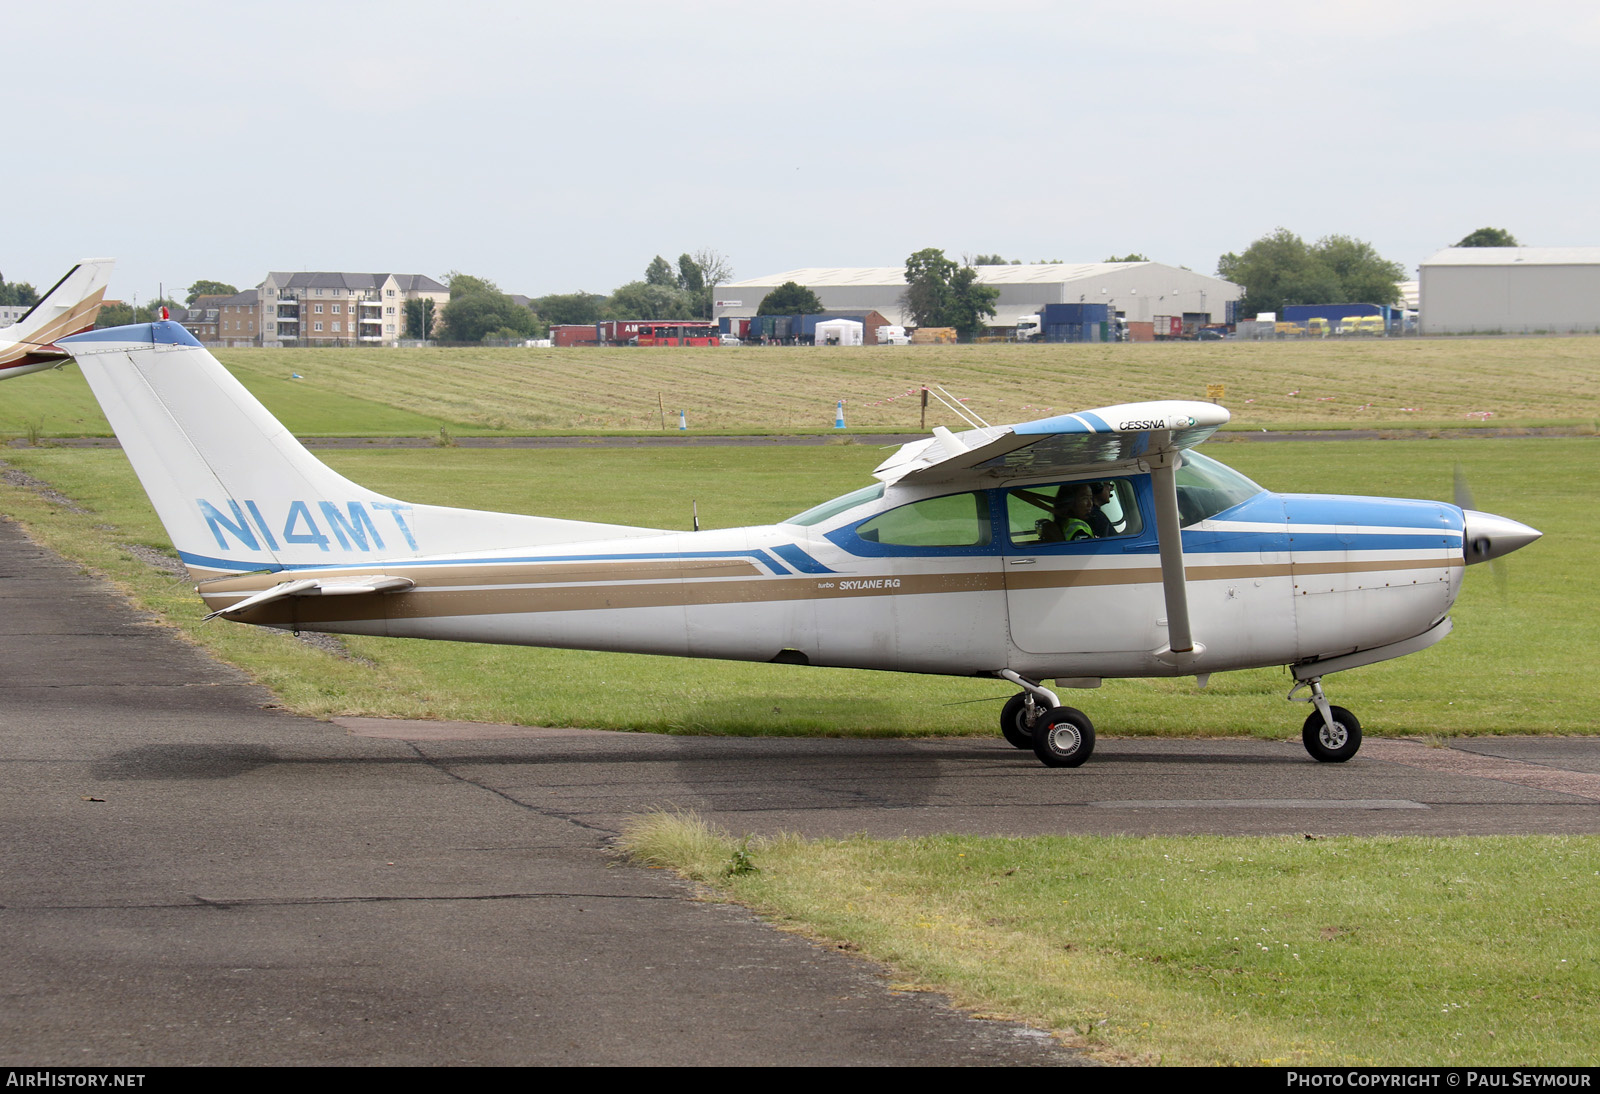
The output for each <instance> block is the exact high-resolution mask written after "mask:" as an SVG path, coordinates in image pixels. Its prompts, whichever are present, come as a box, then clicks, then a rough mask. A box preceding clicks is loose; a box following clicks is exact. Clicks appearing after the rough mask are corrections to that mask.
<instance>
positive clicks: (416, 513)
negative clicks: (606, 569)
mask: <svg viewBox="0 0 1600 1094" xmlns="http://www.w3.org/2000/svg"><path fill="white" fill-rule="evenodd" d="M61 344H62V348H63V349H66V350H68V351H69V352H70V353H71V354H72V356H73V357H74V358H76V359H77V362H78V365H79V367H80V368H82V369H83V374H84V376H85V378H87V379H88V381H89V386H90V388H91V389H92V390H93V391H94V394H95V398H96V399H98V400H99V402H100V406H101V409H102V410H103V411H104V412H105V415H106V418H107V419H108V420H109V421H110V422H111V427H112V429H113V430H114V431H115V432H116V434H117V439H118V440H119V441H121V443H122V447H123V450H124V451H125V452H126V453H127V456H128V460H129V462H131V463H132V464H133V469H134V472H135V473H136V474H137V475H138V476H139V481H140V483H141V484H142V485H143V486H144V488H145V492H146V493H148V494H149V495H150V500H151V503H152V504H153V505H154V506H155V509H156V513H157V515H158V516H159V517H160V518H161V522H162V524H163V525H164V526H165V527H166V529H167V534H168V535H170V536H171V537H172V542H173V546H174V547H176V548H177V550H178V553H179V555H180V557H182V558H183V560H184V562H185V563H186V564H187V565H188V566H189V569H190V572H191V574H193V575H194V576H195V577H196V578H197V579H205V578H210V577H216V576H220V575H222V574H227V573H241V572H248V571H253V570H287V569H305V568H324V567H347V566H362V567H370V566H373V565H376V564H378V563H380V562H382V561H384V560H393V559H405V558H420V557H427V556H438V555H457V554H461V553H463V552H488V551H504V550H514V549H516V548H532V547H541V546H545V545H548V544H553V543H571V542H580V541H583V540H595V539H617V538H623V537H630V536H643V535H660V534H663V533H662V531H661V530H658V529H647V528H632V527H624V526H619V525H610V524H591V523H588V522H584V521H568V520H557V519H553V518H549V517H535V516H522V515H518V514H508V513H487V512H481V511H477V510H469V509H451V508H445V507H442V506H431V505H411V504H408V503H406V502H401V501H396V500H395V499H393V498H389V497H385V496H384V495H382V494H378V493H375V492H373V491H371V490H368V489H366V488H365V487H363V486H360V485H358V484H356V483H354V482H351V481H350V480H349V479H347V478H345V477H344V476H343V475H340V474H339V473H338V472H336V471H334V470H333V469H332V468H330V467H328V466H327V465H326V464H324V463H323V462H322V461H321V460H319V459H317V457H316V456H314V455H312V454H311V453H310V452H309V451H307V450H306V448H305V446H303V445H302V444H301V443H300V442H299V441H298V440H296V439H295V437H294V436H293V435H292V434H291V433H290V432H289V430H288V429H287V428H285V427H284V425H283V424H282V423H281V422H279V421H278V420H277V419H276V418H274V417H273V416H272V414H271V412H269V411H268V410H267V409H266V407H264V406H262V405H261V403H259V402H258V401H257V400H256V398H255V396H253V395H251V394H250V392H249V391H247V390H246V389H245V387H244V385H243V384H241V383H239V381H238V380H236V379H235V378H234V377H233V374H232V373H230V372H228V370H227V369H225V368H223V367H222V365H221V363H219V362H218V361H217V359H216V358H215V357H213V356H212V355H211V354H210V353H209V352H207V351H206V349H205V347H204V346H202V345H201V344H200V343H199V342H198V341H196V340H195V338H194V336H193V335H191V334H190V333H189V332H188V331H187V330H185V329H184V328H183V327H182V326H181V325H180V324H178V323H174V322H170V321H163V322H159V323H144V324H136V325H134V326H127V327H113V328H109V329H106V330H97V331H91V332H88V333H85V334H79V335H75V336H73V337H71V338H65V339H62V340H61Z"/></svg>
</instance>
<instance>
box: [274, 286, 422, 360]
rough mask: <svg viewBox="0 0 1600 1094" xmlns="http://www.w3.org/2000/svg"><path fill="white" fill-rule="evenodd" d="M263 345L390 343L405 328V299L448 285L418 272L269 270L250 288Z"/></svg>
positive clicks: (393, 343)
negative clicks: (255, 294) (255, 300)
mask: <svg viewBox="0 0 1600 1094" xmlns="http://www.w3.org/2000/svg"><path fill="white" fill-rule="evenodd" d="M255 292H256V293H257V294H258V304H257V309H258V326H259V336H260V341H259V342H257V343H255V344H257V345H263V346H393V345H396V344H398V343H399V341H400V339H401V337H403V336H404V334H405V303H406V301H407V300H417V299H431V300H432V301H433V302H434V307H435V309H437V310H436V312H435V314H437V311H442V310H443V308H444V306H445V304H447V303H449V302H450V290H449V289H448V288H446V287H445V286H443V285H441V284H440V283H439V282H437V281H435V280H434V279H433V278H431V277H427V276H425V275H423V274H390V273H375V274H374V273H330V272H309V271H307V272H301V273H269V274H268V275H267V277H266V280H265V281H263V282H261V284H259V285H257V286H256V288H255Z"/></svg>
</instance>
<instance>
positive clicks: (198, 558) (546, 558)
mask: <svg viewBox="0 0 1600 1094" xmlns="http://www.w3.org/2000/svg"><path fill="white" fill-rule="evenodd" d="M178 557H179V558H180V559H182V560H183V561H184V562H185V563H189V564H192V565H195V566H204V567H207V568H208V569H213V570H233V571H236V572H237V573H241V574H247V573H262V572H263V571H271V572H274V573H277V572H285V573H287V572H290V571H293V570H362V571H370V570H372V569H374V568H375V567H380V566H381V567H382V568H383V569H386V570H390V569H398V568H400V567H402V566H504V565H507V564H511V563H520V562H529V563H539V562H647V561H659V560H661V559H669V560H674V561H678V562H694V561H696V560H698V559H705V558H748V559H750V560H751V561H753V562H757V563H760V564H761V565H763V566H765V567H766V568H767V569H768V570H770V571H772V572H773V573H774V574H778V575H780V576H782V575H788V574H790V573H792V572H793V571H791V570H790V569H789V568H788V567H787V566H785V565H784V564H783V563H781V562H779V561H778V560H777V559H775V558H773V557H772V555H770V554H768V553H767V552H766V551H763V550H761V549H759V548H757V549H755V550H750V551H696V552H694V553H692V554H691V553H687V552H677V551H656V552H648V553H640V554H631V555H624V554H612V555H523V556H518V557H515V558H511V557H503V558H392V557H391V558H372V559H359V560H355V561H349V560H346V561H332V560H330V561H328V562H292V563H288V564H281V563H276V562H273V563H267V564H262V563H260V562H241V561H238V560H235V559H227V558H215V557H212V556H209V555H198V554H195V553H193V552H192V551H179V552H178ZM818 565H820V563H819V564H818ZM828 572H831V571H828Z"/></svg>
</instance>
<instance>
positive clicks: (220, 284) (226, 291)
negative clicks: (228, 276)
mask: <svg viewBox="0 0 1600 1094" xmlns="http://www.w3.org/2000/svg"><path fill="white" fill-rule="evenodd" d="M238 291H239V290H238V289H236V288H234V287H233V286H232V285H230V284H228V283H227V282H226V281H196V282H195V283H194V284H193V285H190V286H189V295H188V296H186V297H184V298H183V302H184V303H185V304H193V303H194V302H195V301H196V300H198V299H199V298H200V297H202V296H234V295H236V294H237V293H238Z"/></svg>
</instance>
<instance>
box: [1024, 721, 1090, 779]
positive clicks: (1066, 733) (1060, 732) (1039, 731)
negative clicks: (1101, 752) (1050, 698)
mask: <svg viewBox="0 0 1600 1094" xmlns="http://www.w3.org/2000/svg"><path fill="white" fill-rule="evenodd" d="M1033 754H1034V755H1035V756H1037V757H1039V762H1040V763H1042V764H1044V765H1045V766H1046V767H1078V766H1079V765H1081V764H1082V763H1083V762H1084V761H1086V760H1087V759H1088V758H1089V757H1090V756H1091V755H1093V754H1094V723H1093V722H1091V721H1089V716H1088V715H1087V714H1085V713H1084V712H1083V711H1081V710H1078V709H1077V708H1075V707H1056V708H1055V709H1054V710H1051V711H1050V712H1049V713H1047V714H1046V715H1045V716H1044V717H1043V718H1041V719H1039V721H1038V723H1037V724H1036V725H1035V726H1034V734H1033Z"/></svg>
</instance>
